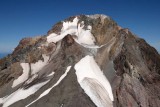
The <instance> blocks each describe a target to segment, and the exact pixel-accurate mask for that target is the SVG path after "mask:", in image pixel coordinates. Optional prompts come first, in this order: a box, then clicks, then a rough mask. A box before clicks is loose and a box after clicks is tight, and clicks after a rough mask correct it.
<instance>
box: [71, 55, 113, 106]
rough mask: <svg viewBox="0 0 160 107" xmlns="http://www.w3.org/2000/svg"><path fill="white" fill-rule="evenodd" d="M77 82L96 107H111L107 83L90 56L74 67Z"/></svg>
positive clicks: (110, 96)
mask: <svg viewBox="0 0 160 107" xmlns="http://www.w3.org/2000/svg"><path fill="white" fill-rule="evenodd" d="M74 68H75V70H76V75H77V80H78V82H79V84H80V86H81V87H82V88H83V89H84V91H85V93H86V94H87V95H88V96H89V97H90V98H91V100H92V101H93V102H94V103H95V105H97V106H98V107H113V105H112V101H113V94H112V89H111V86H110V83H109V81H108V80H107V78H106V77H105V76H104V74H103V72H102V71H101V70H100V68H99V66H98V65H97V63H96V62H95V60H94V58H93V57H92V56H89V55H87V56H86V57H84V58H82V59H81V60H80V61H79V62H78V63H77V64H76V65H75V67H74Z"/></svg>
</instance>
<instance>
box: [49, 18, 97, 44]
mask: <svg viewBox="0 0 160 107" xmlns="http://www.w3.org/2000/svg"><path fill="white" fill-rule="evenodd" d="M78 21H79V19H78V18H77V17H76V18H74V20H73V22H69V21H67V22H63V27H62V29H61V33H60V35H58V34H55V33H52V34H50V35H49V36H48V37H47V41H48V42H49V43H50V42H54V43H56V42H58V41H60V40H62V39H63V38H64V37H65V36H67V35H68V34H70V35H75V36H77V37H76V41H77V42H78V43H80V44H86V45H95V38H94V36H93V35H92V33H91V30H92V27H91V26H88V29H87V30H85V29H83V28H84V22H81V23H79V24H78Z"/></svg>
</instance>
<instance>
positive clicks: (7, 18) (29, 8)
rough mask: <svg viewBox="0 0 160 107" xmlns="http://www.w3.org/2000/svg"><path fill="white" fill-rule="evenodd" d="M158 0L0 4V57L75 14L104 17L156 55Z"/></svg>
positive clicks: (159, 32) (159, 27) (25, 0)
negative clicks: (108, 18)
mask: <svg viewBox="0 0 160 107" xmlns="http://www.w3.org/2000/svg"><path fill="white" fill-rule="evenodd" d="M159 12H160V1H159V0H132V1H131V0H111V1H106V0H99V1H97V0H86V1H82V0H69V1H67V0H61V1H60V0H54V1H53V0H38V1H37V0H1V1H0V13H1V14H0V53H10V52H12V51H13V49H14V48H15V47H16V46H17V45H18V43H19V41H20V40H21V39H22V38H24V37H33V36H37V35H44V34H46V33H47V31H48V30H49V29H50V28H51V27H52V26H53V25H54V24H55V23H57V22H59V21H61V20H64V19H65V18H68V17H70V16H74V15H79V14H86V15H90V14H105V15H108V16H110V17H111V18H113V20H115V21H116V22H117V23H118V24H119V25H120V26H122V27H123V28H129V29H130V30H131V31H132V33H134V34H136V35H137V36H139V37H141V38H144V39H145V40H146V41H147V42H148V43H149V44H150V45H152V46H154V47H155V48H156V49H157V50H158V51H160V21H159V20H160V14H159Z"/></svg>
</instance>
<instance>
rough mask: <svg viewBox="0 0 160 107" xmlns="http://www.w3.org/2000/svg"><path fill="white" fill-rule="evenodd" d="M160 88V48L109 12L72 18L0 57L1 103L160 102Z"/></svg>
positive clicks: (154, 105)
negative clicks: (135, 33) (134, 32)
mask: <svg viewBox="0 0 160 107" xmlns="http://www.w3.org/2000/svg"><path fill="white" fill-rule="evenodd" d="M86 56H88V57H93V58H94V61H95V62H94V61H92V60H91V61H89V62H87V63H86V66H85V65H83V64H82V65H83V66H81V64H79V62H80V61H83V60H86V59H85V58H86ZM46 60H47V61H46ZM88 63H89V64H88ZM77 64H79V66H81V67H82V68H84V69H80V68H81V67H80V68H79V69H80V71H78V73H79V74H77V73H76V72H77V69H76V67H75V66H76V65H77ZM96 64H97V65H96ZM93 65H95V66H96V67H95V66H93ZM88 66H90V67H88ZM68 67H70V69H68ZM27 69H28V70H27ZM24 71H25V72H24ZM85 71H86V72H85ZM81 72H82V73H81ZM85 73H89V74H85ZM99 73H100V74H99ZM84 74H85V75H84ZM82 76H84V78H83V79H82V80H80V79H79V78H81V77H82ZM103 76H104V77H103ZM22 77H23V78H22ZM24 78H27V80H24V81H23V79H24ZM102 78H103V80H105V81H109V83H110V85H107V86H106V87H108V88H106V87H105V85H104V84H105V83H104V81H101V80H102ZM14 81H19V83H18V85H16V86H13V83H14ZM106 84H107V82H106ZM109 89H111V91H112V92H109V91H108V90H109ZM159 90H160V55H159V54H158V52H157V51H156V50H155V49H154V48H153V47H151V46H149V45H148V44H147V43H146V42H145V41H144V40H143V39H141V38H138V37H137V36H135V35H134V34H132V33H131V32H130V31H129V30H128V29H123V28H121V27H120V26H118V25H117V24H116V22H114V21H113V20H112V19H111V18H110V17H108V16H105V15H89V16H86V15H79V16H74V17H70V18H68V19H66V20H64V21H63V22H59V23H57V24H56V25H54V26H53V28H52V29H51V30H49V31H48V33H47V35H44V36H41V37H35V38H25V39H22V40H21V41H20V43H19V45H18V46H17V47H16V48H15V50H14V52H13V53H12V54H11V55H9V56H7V57H5V58H3V59H1V60H0V107H1V106H2V107H7V106H10V107H25V106H26V107H96V106H98V107H106V106H110V107H159V105H160V91H159ZM33 92H34V93H33ZM112 93H113V94H112ZM112 95H113V99H112ZM97 98H98V100H97ZM95 99H96V100H95Z"/></svg>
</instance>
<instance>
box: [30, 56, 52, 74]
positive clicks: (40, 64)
mask: <svg viewBox="0 0 160 107" xmlns="http://www.w3.org/2000/svg"><path fill="white" fill-rule="evenodd" d="M42 56H43V59H44V61H42V60H39V61H38V62H36V63H34V64H33V63H32V64H31V71H32V72H31V74H35V73H37V72H38V71H40V70H41V69H42V68H43V67H44V66H45V65H46V64H47V62H48V60H49V57H48V56H46V55H45V54H43V55H42Z"/></svg>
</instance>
